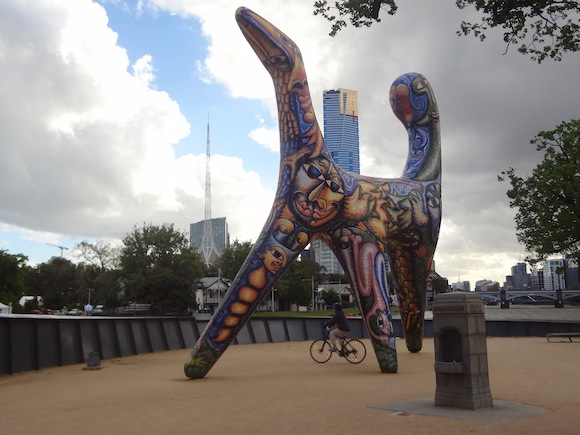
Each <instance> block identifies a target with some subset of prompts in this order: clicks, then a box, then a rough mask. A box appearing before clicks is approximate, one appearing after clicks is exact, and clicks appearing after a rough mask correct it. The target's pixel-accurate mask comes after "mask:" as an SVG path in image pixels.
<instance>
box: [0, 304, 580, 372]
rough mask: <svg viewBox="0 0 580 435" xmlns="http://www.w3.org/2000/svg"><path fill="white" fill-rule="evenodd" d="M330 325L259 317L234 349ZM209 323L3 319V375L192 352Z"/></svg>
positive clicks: (565, 326)
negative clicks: (92, 355) (95, 359)
mask: <svg viewBox="0 0 580 435" xmlns="http://www.w3.org/2000/svg"><path fill="white" fill-rule="evenodd" d="M326 320H328V318H316V317H314V318H313V317H305V318H296V317H288V318H281V317H255V318H252V319H251V320H250V322H249V323H248V324H246V325H245V326H244V328H242V330H241V331H240V333H239V334H238V336H237V337H236V340H235V343H236V344H252V343H278V342H284V341H309V340H314V339H316V338H321V337H322V336H323V327H322V324H323V322H324V321H326ZM393 322H394V323H393V326H394V330H395V335H396V336H398V337H401V336H402V329H401V323H400V320H399V319H395V320H394V321H393ZM207 323H208V321H207V320H196V319H195V318H193V317H66V316H34V315H0V374H12V373H17V372H21V371H27V370H39V369H43V368H47V367H55V366H61V365H68V364H80V363H84V362H86V360H87V358H88V354H89V352H98V354H99V355H100V357H101V359H110V358H119V357H124V356H128V355H136V354H141V353H148V352H161V351H166V350H176V349H191V348H193V346H194V344H195V342H196V341H197V339H198V338H199V335H200V333H201V332H202V331H203V329H204V328H205V326H206V325H207ZM350 324H351V328H352V332H351V333H350V337H358V338H368V334H367V331H366V329H365V328H364V326H363V323H362V320H361V318H357V317H352V318H350ZM486 328H487V335H488V336H495V337H510V336H545V334H546V333H548V332H580V321H579V322H564V321H561V322H549V321H541V322H530V321H487V322H486ZM425 336H426V337H432V336H433V325H432V321H431V320H425ZM399 347H400V348H401V349H403V348H404V346H399ZM184 357H185V355H184Z"/></svg>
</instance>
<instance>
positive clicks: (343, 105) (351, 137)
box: [310, 88, 360, 274]
mask: <svg viewBox="0 0 580 435" xmlns="http://www.w3.org/2000/svg"><path fill="white" fill-rule="evenodd" d="M323 108H324V142H325V144H326V147H327V148H328V150H329V151H330V153H331V154H332V158H333V159H334V161H335V163H336V164H337V165H338V166H339V167H340V168H342V169H344V170H345V171H349V172H354V173H355V174H360V158H359V132H358V94H357V93H356V91H351V90H349V89H344V88H340V89H336V90H335V89H331V90H328V91H324V93H323ZM310 246H311V249H312V252H313V253H314V256H313V257H314V261H316V262H317V263H318V264H320V265H321V266H323V267H324V268H325V269H326V272H327V273H332V274H343V273H344V270H343V269H342V267H341V266H340V263H339V262H338V260H337V258H336V257H335V255H334V254H333V253H332V251H331V250H330V248H329V247H328V246H327V245H326V244H325V243H324V242H322V241H321V240H314V241H313V242H312V243H311V245H310Z"/></svg>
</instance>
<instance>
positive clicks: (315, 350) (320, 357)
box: [310, 340, 332, 363]
mask: <svg viewBox="0 0 580 435" xmlns="http://www.w3.org/2000/svg"><path fill="white" fill-rule="evenodd" d="M310 356H311V357H312V359H313V360H314V361H316V362H317V363H325V362H326V361H328V360H329V359H330V357H331V356H332V352H331V351H330V343H329V342H328V341H326V340H314V341H313V342H312V344H311V345H310Z"/></svg>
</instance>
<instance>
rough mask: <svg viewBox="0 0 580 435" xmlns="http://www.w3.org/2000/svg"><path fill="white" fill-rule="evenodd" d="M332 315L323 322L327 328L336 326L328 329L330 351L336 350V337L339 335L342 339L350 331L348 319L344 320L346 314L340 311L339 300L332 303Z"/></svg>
mask: <svg viewBox="0 0 580 435" xmlns="http://www.w3.org/2000/svg"><path fill="white" fill-rule="evenodd" d="M333 306H334V316H332V319H330V320H329V321H328V322H326V323H325V324H324V326H325V327H327V328H329V327H331V326H333V325H336V326H337V327H336V328H335V329H333V330H332V331H330V334H329V335H328V338H329V340H330V346H331V349H330V350H331V351H332V352H337V351H338V349H337V347H336V339H337V338H338V337H340V338H341V339H344V337H346V333H347V332H350V326H349V324H348V320H346V316H345V315H344V311H342V304H341V303H340V302H335V303H334V305H333Z"/></svg>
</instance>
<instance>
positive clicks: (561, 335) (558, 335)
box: [546, 332, 580, 343]
mask: <svg viewBox="0 0 580 435" xmlns="http://www.w3.org/2000/svg"><path fill="white" fill-rule="evenodd" d="M574 337H580V332H550V333H548V334H546V340H548V342H550V338H567V339H568V340H570V343H572V338H574Z"/></svg>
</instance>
